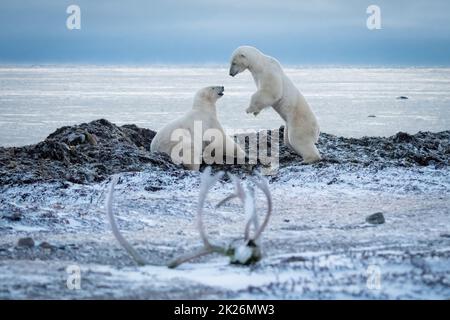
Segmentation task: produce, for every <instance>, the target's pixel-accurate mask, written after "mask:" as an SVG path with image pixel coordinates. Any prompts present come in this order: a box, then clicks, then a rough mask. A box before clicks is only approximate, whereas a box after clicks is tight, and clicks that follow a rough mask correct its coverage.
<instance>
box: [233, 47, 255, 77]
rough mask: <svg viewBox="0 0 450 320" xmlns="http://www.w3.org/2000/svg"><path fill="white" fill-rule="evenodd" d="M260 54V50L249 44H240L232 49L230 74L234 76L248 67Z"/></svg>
mask: <svg viewBox="0 0 450 320" xmlns="http://www.w3.org/2000/svg"><path fill="white" fill-rule="evenodd" d="M260 55H262V53H261V51H259V50H258V49H256V48H254V47H250V46H241V47H239V48H237V49H236V50H234V52H233V54H232V55H231V62H230V76H232V77H234V76H235V75H237V74H238V73H241V72H243V71H245V70H247V69H248V68H250V67H251V65H252V63H254V62H255V61H256V59H257V57H258V56H260Z"/></svg>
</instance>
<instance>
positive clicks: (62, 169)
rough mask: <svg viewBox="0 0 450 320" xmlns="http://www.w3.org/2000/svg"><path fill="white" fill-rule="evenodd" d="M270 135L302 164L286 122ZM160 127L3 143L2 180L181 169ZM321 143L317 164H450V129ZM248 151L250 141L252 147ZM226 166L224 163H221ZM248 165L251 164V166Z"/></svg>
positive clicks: (82, 179)
mask: <svg viewBox="0 0 450 320" xmlns="http://www.w3.org/2000/svg"><path fill="white" fill-rule="evenodd" d="M262 133H264V134H267V136H268V141H269V146H270V143H271V140H272V139H271V135H272V134H278V135H279V141H280V145H279V151H280V152H279V154H280V158H279V162H280V166H281V167H285V166H289V165H293V164H300V163H301V161H302V159H301V157H300V156H298V155H297V154H295V153H294V152H292V151H291V150H290V149H288V148H287V147H286V146H285V145H283V143H282V141H283V139H282V137H283V127H281V128H280V129H279V130H274V131H260V132H258V133H257V134H256V135H257V138H258V139H259V137H260V136H261V134H262ZM154 136H155V132H154V131H152V130H149V129H144V128H139V127H137V126H135V125H124V126H116V125H115V124H113V123H111V122H109V121H107V120H104V119H100V120H96V121H92V122H90V123H83V124H80V125H75V126H66V127H62V128H59V129H57V130H56V131H55V132H53V133H52V134H50V135H49V136H48V137H47V138H46V139H45V140H44V141H42V142H40V143H38V144H35V145H29V146H24V147H11V148H3V147H0V185H3V186H5V185H14V184H27V183H34V182H44V181H47V182H54V181H59V182H61V183H62V185H64V183H65V182H66V181H69V182H73V183H91V182H98V181H102V180H104V179H106V178H107V177H108V176H110V175H111V174H114V173H119V172H126V171H141V170H144V169H146V168H152V167H159V168H161V169H164V170H169V171H172V172H173V173H174V174H179V173H180V169H181V167H180V166H177V165H175V164H173V163H172V162H171V160H170V158H169V157H168V156H167V155H163V154H159V153H153V154H152V153H150V143H151V141H152V139H153V137H154ZM318 148H319V150H320V152H321V154H322V156H323V161H321V162H319V163H317V164H313V166H314V167H321V166H329V165H335V164H345V165H349V166H365V167H367V166H373V167H374V168H377V169H382V168H384V167H389V166H403V167H404V166H406V167H408V166H429V165H433V166H437V167H440V166H448V165H449V159H450V131H443V132H438V133H430V132H419V133H417V134H415V135H410V134H408V133H404V132H399V133H397V134H396V135H394V136H392V137H388V138H384V137H363V138H344V137H338V136H334V135H331V134H326V133H322V134H321V135H320V138H319V142H318ZM246 149H247V151H248V146H247V147H246ZM216 167H217V168H216V169H223V168H224V166H216ZM242 167H243V166H239V165H232V166H227V168H225V169H227V170H228V169H231V170H232V171H240V170H242ZM247 169H248V168H247Z"/></svg>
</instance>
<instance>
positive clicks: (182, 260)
mask: <svg viewBox="0 0 450 320" xmlns="http://www.w3.org/2000/svg"><path fill="white" fill-rule="evenodd" d="M213 252H214V250H213V249H212V248H206V247H203V248H201V249H200V250H198V251H197V252H194V253H190V254H187V255H185V256H182V257H180V258H178V259H175V260H173V261H172V262H170V263H169V264H168V265H167V266H168V267H169V268H176V267H178V266H179V265H180V264H183V263H185V262H188V261H190V260H193V259H195V258H199V257H202V256H206V255H207V254H210V253H213Z"/></svg>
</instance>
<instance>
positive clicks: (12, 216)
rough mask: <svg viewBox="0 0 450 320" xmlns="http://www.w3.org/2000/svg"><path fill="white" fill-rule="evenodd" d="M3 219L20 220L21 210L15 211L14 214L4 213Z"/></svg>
mask: <svg viewBox="0 0 450 320" xmlns="http://www.w3.org/2000/svg"><path fill="white" fill-rule="evenodd" d="M2 219H6V220H9V221H20V220H22V214H21V213H20V212H13V213H12V214H4V215H3V216H2Z"/></svg>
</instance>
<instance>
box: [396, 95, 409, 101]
mask: <svg viewBox="0 0 450 320" xmlns="http://www.w3.org/2000/svg"><path fill="white" fill-rule="evenodd" d="M397 99H398V100H407V99H409V98H408V97H407V96H399V97H397Z"/></svg>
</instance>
